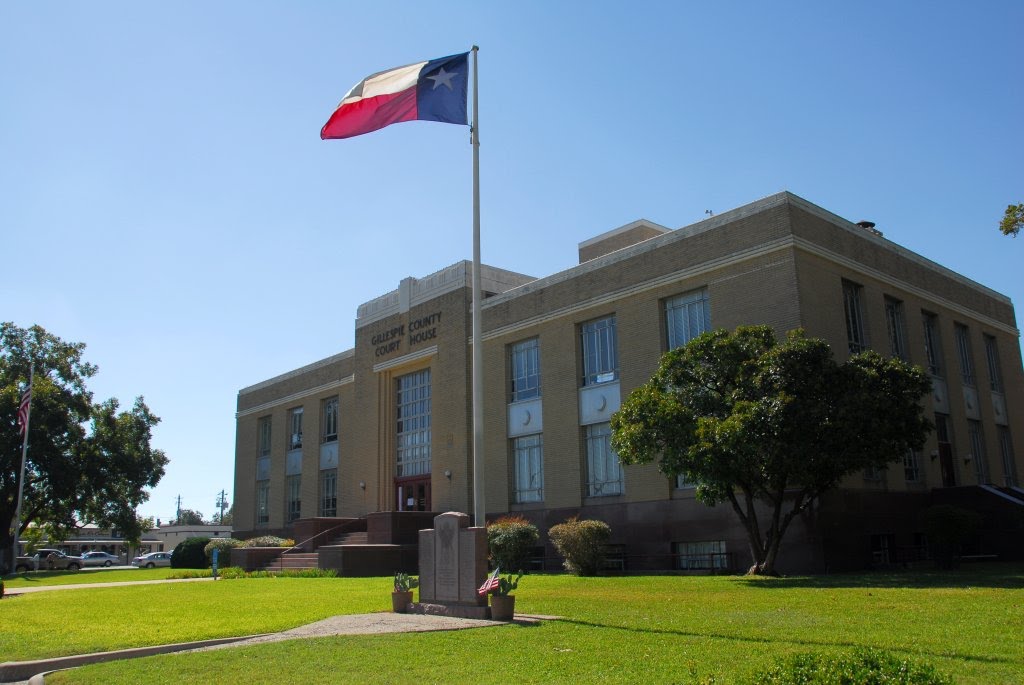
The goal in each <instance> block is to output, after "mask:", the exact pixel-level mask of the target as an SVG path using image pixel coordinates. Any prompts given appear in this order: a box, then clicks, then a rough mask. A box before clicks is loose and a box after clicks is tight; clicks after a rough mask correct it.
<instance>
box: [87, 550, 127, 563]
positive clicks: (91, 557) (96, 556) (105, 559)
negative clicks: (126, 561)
mask: <svg viewBox="0 0 1024 685" xmlns="http://www.w3.org/2000/svg"><path fill="white" fill-rule="evenodd" d="M82 563H83V564H85V565H86V566H113V565H114V564H118V565H120V564H121V563H122V562H121V559H120V558H119V557H117V556H114V555H113V554H108V553H106V552H86V553H85V554H83V555H82Z"/></svg>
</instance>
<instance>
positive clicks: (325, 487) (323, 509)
mask: <svg viewBox="0 0 1024 685" xmlns="http://www.w3.org/2000/svg"><path fill="white" fill-rule="evenodd" d="M320 515H321V516H337V515H338V469H324V470H323V471H321V472H320Z"/></svg>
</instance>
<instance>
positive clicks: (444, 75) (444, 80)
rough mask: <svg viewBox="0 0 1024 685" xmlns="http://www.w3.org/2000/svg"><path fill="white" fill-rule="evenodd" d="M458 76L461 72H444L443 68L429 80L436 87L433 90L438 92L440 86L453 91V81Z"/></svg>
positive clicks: (429, 77)
mask: <svg viewBox="0 0 1024 685" xmlns="http://www.w3.org/2000/svg"><path fill="white" fill-rule="evenodd" d="M458 75H459V72H457V71H453V72H447V71H445V70H444V67H441V69H440V70H439V71H438V72H437V74H435V75H434V76H428V77H427V78H428V79H431V80H432V81H433V82H434V87H433V88H432V89H431V90H437V87H438V86H440V85H445V86H448V90H452V79H453V78H454V77H456V76H458Z"/></svg>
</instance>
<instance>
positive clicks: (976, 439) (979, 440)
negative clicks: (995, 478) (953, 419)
mask: <svg viewBox="0 0 1024 685" xmlns="http://www.w3.org/2000/svg"><path fill="white" fill-rule="evenodd" d="M967 437H968V438H969V439H970V441H971V456H972V457H973V458H974V474H975V476H977V478H978V484H979V485H981V484H983V483H989V482H991V481H990V480H989V477H988V455H986V454H985V435H984V433H982V430H981V421H974V420H972V419H968V420H967Z"/></svg>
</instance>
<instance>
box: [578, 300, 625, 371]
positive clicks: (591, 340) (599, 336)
mask: <svg viewBox="0 0 1024 685" xmlns="http://www.w3.org/2000/svg"><path fill="white" fill-rule="evenodd" d="M580 337H581V338H582V344H583V385H594V384H596V383H607V382H608V381H613V380H615V379H616V378H618V377H619V353H618V340H617V338H616V334H615V317H614V316H609V317H606V318H604V319H598V320H597V321H590V322H588V323H585V324H583V325H582V326H581V327H580Z"/></svg>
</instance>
